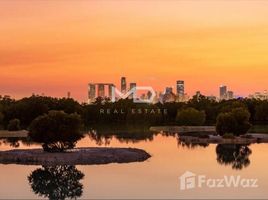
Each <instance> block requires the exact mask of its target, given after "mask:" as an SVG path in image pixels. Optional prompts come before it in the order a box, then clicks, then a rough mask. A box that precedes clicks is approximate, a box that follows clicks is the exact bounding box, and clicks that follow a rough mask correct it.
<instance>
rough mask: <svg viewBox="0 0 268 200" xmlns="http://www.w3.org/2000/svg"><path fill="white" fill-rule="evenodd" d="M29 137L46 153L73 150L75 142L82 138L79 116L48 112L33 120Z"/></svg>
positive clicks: (61, 112)
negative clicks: (39, 144)
mask: <svg viewBox="0 0 268 200" xmlns="http://www.w3.org/2000/svg"><path fill="white" fill-rule="evenodd" d="M29 136H30V138H31V139H32V140H33V141H35V142H39V143H42V147H43V149H44V150H45V151H48V152H62V151H65V150H66V149H71V148H74V146H75V144H76V142H77V141H78V140H79V139H81V138H82V137H83V134H82V132H81V119H80V116H79V115H78V114H67V113H65V112H63V111H49V113H48V114H44V115H42V116H39V117H37V118H36V119H35V120H33V122H32V123H31V125H30V132H29Z"/></svg>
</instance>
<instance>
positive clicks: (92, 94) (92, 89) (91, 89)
mask: <svg viewBox="0 0 268 200" xmlns="http://www.w3.org/2000/svg"><path fill="white" fill-rule="evenodd" d="M95 98H96V85H95V84H91V83H90V84H88V100H89V101H94V99H95Z"/></svg>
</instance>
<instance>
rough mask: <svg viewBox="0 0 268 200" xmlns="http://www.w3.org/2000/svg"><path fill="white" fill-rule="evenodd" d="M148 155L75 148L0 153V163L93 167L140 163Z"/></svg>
mask: <svg viewBox="0 0 268 200" xmlns="http://www.w3.org/2000/svg"><path fill="white" fill-rule="evenodd" d="M150 157H151V156H150V154H148V153H147V152H146V151H144V150H142V149H136V148H102V147H89V148H76V149H74V150H72V151H69V152H66V153H47V152H44V151H43V150H42V149H27V150H26V149H21V150H9V151H0V163H2V164H25V165H94V164H108V163H129V162H142V161H145V160H147V159H148V158H150Z"/></svg>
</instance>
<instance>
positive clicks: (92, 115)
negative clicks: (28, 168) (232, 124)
mask: <svg viewBox="0 0 268 200" xmlns="http://www.w3.org/2000/svg"><path fill="white" fill-rule="evenodd" d="M237 108H240V110H241V109H242V110H244V111H246V112H248V114H246V115H247V116H246V117H248V118H249V122H250V123H251V124H260V125H266V124H268V101H267V100H266V101H261V100H257V99H247V98H246V99H233V100H224V101H220V102H217V101H214V100H211V99H209V98H207V97H205V96H202V95H199V96H193V98H192V99H190V100H189V101H188V102H170V103H165V104H161V103H157V104H142V103H138V104H137V103H133V101H132V100H131V99H120V100H119V101H117V102H115V103H112V102H110V101H109V100H108V99H102V98H97V99H96V102H95V103H94V104H80V103H78V102H77V101H75V100H74V99H71V98H53V97H44V96H31V97H26V98H22V99H20V100H14V99H11V98H9V97H1V96H0V128H2V129H10V130H15V129H17V128H21V129H28V127H29V126H30V124H31V122H32V121H33V120H34V119H35V118H37V117H38V116H40V115H43V114H46V113H48V112H49V111H51V110H58V111H64V112H65V113H67V114H72V113H76V114H78V115H80V117H81V120H82V122H83V124H84V125H85V126H86V127H87V126H91V125H92V124H98V123H99V124H102V123H106V124H110V123H113V124H118V123H119V124H138V125H139V124H147V125H215V124H216V122H217V117H218V116H219V114H220V113H229V115H230V112H232V110H234V109H237ZM101 110H105V111H107V110H108V111H109V112H108V111H107V112H105V113H101V112H100V111H101ZM133 110H135V111H136V112H133ZM121 111H122V112H121ZM139 111H140V112H139ZM145 111H146V112H145ZM159 111H160V112H159ZM225 118H226V116H225ZM221 120H224V117H222V118H221Z"/></svg>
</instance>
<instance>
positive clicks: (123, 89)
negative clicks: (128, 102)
mask: <svg viewBox="0 0 268 200" xmlns="http://www.w3.org/2000/svg"><path fill="white" fill-rule="evenodd" d="M121 92H122V93H126V92H127V81H126V77H121Z"/></svg>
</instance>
